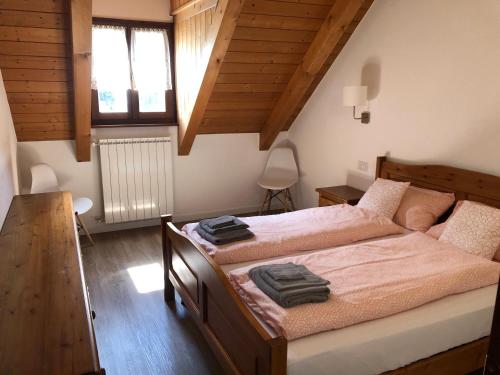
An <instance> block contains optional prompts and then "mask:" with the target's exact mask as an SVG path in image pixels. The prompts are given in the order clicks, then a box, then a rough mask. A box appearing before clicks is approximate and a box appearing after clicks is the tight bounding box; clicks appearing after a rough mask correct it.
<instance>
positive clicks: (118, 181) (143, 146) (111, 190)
mask: <svg viewBox="0 0 500 375" xmlns="http://www.w3.org/2000/svg"><path fill="white" fill-rule="evenodd" d="M97 145H98V146H99V154H100V159H101V176H102V191H103V199H104V216H105V221H106V223H121V222H126V221H135V220H144V219H152V218H158V217H159V216H160V215H162V214H166V213H167V212H172V211H173V205H174V197H173V181H172V145H171V142H170V138H168V137H161V138H127V139H101V140H99V142H97Z"/></svg>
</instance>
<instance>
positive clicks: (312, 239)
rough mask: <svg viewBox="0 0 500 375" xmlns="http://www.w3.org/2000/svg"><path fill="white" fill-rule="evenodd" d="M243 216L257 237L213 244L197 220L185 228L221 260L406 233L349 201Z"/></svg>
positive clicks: (235, 260)
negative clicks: (283, 212)
mask: <svg viewBox="0 0 500 375" xmlns="http://www.w3.org/2000/svg"><path fill="white" fill-rule="evenodd" d="M241 220H243V221H244V222H245V223H247V224H248V225H249V226H250V228H249V229H250V230H251V231H252V232H253V233H254V234H255V237H254V238H252V239H249V240H245V241H239V242H233V243H231V244H227V245H221V246H217V245H213V244H212V243H210V242H208V241H206V240H204V239H203V238H201V237H200V235H199V234H198V233H197V232H196V231H195V228H196V225H197V223H192V224H186V225H185V226H184V227H183V228H182V230H183V231H184V232H185V233H187V234H188V235H189V236H190V237H191V238H192V239H194V240H195V241H196V242H197V243H199V244H200V245H201V247H202V248H203V249H204V250H205V251H206V252H208V253H209V254H210V255H211V256H212V257H213V258H214V260H215V261H216V262H217V263H218V264H229V263H238V262H246V261H249V260H256V259H267V258H273V257H277V256H282V255H288V254H293V253H295V252H298V251H306V250H316V249H324V248H329V247H334V246H341V245H347V244H350V243H353V242H356V241H361V240H366V239H370V238H375V237H382V236H387V235H391V234H397V233H404V229H403V228H402V227H400V226H399V225H396V224H394V223H393V222H392V221H391V220H389V219H387V218H385V217H382V216H378V215H376V214H375V213H373V212H371V211H369V210H365V209H363V208H358V207H355V206H350V205H348V204H343V205H335V206H329V207H316V208H309V209H306V210H299V211H294V212H289V213H285V214H280V215H270V216H252V217H245V218H241Z"/></svg>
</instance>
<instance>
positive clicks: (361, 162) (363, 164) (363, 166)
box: [358, 160, 368, 172]
mask: <svg viewBox="0 0 500 375" xmlns="http://www.w3.org/2000/svg"><path fill="white" fill-rule="evenodd" d="M358 169H359V170H360V171H363V172H368V162H367V161H364V160H358Z"/></svg>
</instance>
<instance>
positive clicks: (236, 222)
mask: <svg viewBox="0 0 500 375" xmlns="http://www.w3.org/2000/svg"><path fill="white" fill-rule="evenodd" d="M221 217H224V218H232V220H231V221H226V220H225V219H224V220H222V222H223V223H226V224H225V225H222V224H221V222H220V221H218V220H219V218H215V219H204V220H201V221H200V222H199V225H200V227H202V228H203V230H204V231H205V232H208V233H210V234H219V233H223V232H230V231H233V230H237V229H246V228H248V224H245V223H244V222H243V221H241V220H240V219H238V218H237V217H234V216H221ZM214 223H215V224H214ZM214 225H215V226H214Z"/></svg>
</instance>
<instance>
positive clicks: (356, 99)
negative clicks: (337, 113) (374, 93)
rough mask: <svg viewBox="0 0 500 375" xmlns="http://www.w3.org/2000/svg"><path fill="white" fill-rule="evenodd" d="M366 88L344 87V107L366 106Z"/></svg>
mask: <svg viewBox="0 0 500 375" xmlns="http://www.w3.org/2000/svg"><path fill="white" fill-rule="evenodd" d="M367 91H368V90H367V87H366V86H345V87H344V105H345V106H346V107H357V106H364V105H366V96H367Z"/></svg>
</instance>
